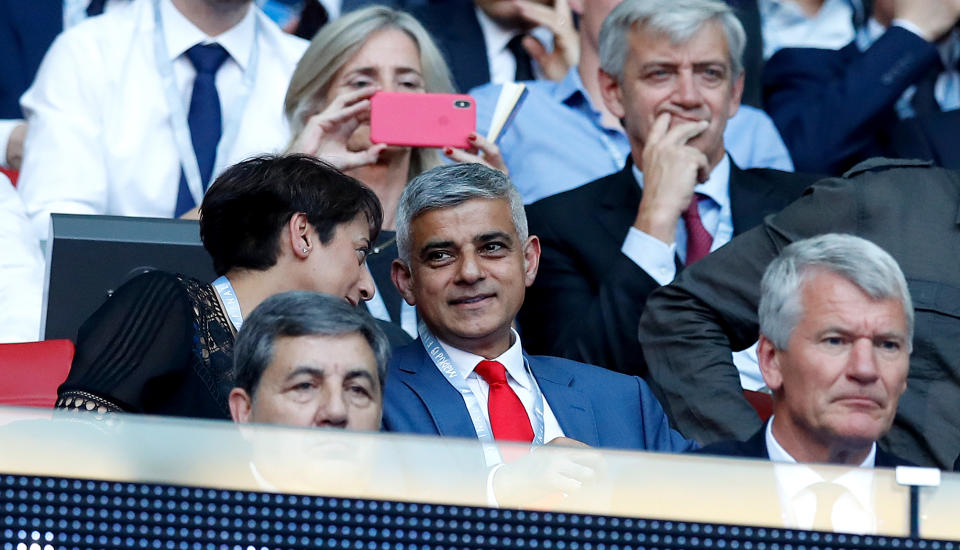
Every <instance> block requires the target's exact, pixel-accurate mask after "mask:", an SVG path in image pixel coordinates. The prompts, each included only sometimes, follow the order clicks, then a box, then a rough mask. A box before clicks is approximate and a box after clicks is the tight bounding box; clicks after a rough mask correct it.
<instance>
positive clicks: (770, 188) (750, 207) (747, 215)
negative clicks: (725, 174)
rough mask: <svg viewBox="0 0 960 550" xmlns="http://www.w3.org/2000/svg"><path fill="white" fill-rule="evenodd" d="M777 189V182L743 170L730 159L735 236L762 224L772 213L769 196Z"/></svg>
mask: <svg viewBox="0 0 960 550" xmlns="http://www.w3.org/2000/svg"><path fill="white" fill-rule="evenodd" d="M775 189H776V184H775V182H771V181H767V180H764V179H763V178H761V177H759V176H757V175H756V174H754V173H751V172H747V171H745V170H741V169H740V168H739V167H738V166H737V165H736V164H735V163H734V162H733V161H732V160H731V161H730V214H731V216H732V217H733V235H734V236H737V235H739V234H740V233H742V232H743V231H744V230H746V229H750V228H751V227H756V226H758V225H760V223H762V222H763V218H764V217H765V216H766V215H767V214H769V213H771V212H770V210H769V205H770V204H771V201H770V199H769V196H770V195H772V194H773V193H774V191H775Z"/></svg>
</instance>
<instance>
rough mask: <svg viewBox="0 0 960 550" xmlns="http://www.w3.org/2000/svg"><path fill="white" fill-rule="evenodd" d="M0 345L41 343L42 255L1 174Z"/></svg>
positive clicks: (12, 191) (18, 199)
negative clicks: (39, 341) (37, 341)
mask: <svg viewBox="0 0 960 550" xmlns="http://www.w3.org/2000/svg"><path fill="white" fill-rule="evenodd" d="M0 250H2V251H3V253H0V343H8V342H32V341H35V340H39V339H40V306H41V301H42V296H43V255H42V254H41V252H40V241H39V239H38V238H37V235H36V234H35V233H34V231H33V227H32V226H31V225H30V221H29V220H28V219H27V215H26V213H25V212H24V208H23V202H22V201H21V200H20V197H18V196H17V192H16V190H15V189H14V188H13V186H12V185H10V180H8V179H7V177H6V176H5V175H3V174H2V173H0Z"/></svg>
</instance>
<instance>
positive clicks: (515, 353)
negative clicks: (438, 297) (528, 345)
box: [437, 329, 563, 443]
mask: <svg viewBox="0 0 960 550" xmlns="http://www.w3.org/2000/svg"><path fill="white" fill-rule="evenodd" d="M510 332H511V333H512V335H513V344H512V345H511V346H510V348H509V349H508V350H507V351H505V352H504V353H503V354H502V355H500V356H499V357H497V358H495V359H493V360H494V361H499V362H500V363H501V364H502V365H503V366H504V368H505V369H506V370H507V385H509V386H510V388H511V389H512V390H513V391H514V392H516V394H517V397H519V398H520V402H521V403H523V408H524V409H526V411H527V417H528V418H530V419H531V425H532V424H533V421H532V419H533V403H534V398H535V397H536V392H539V391H540V388H539V386H538V385H537V380H536V378H534V377H533V376H532V374H531V373H530V371H529V370H528V369H527V367H526V364H525V363H524V360H523V348H522V347H521V344H520V336H519V335H518V334H517V332H516V331H514V330H513V329H510ZM437 341H438V342H440V346H441V347H443V350H444V351H446V352H447V355H448V356H449V357H450V362H451V363H453V366H454V367H455V368H456V369H457V373H458V374H459V375H460V377H461V378H463V379H464V380H466V381H467V386H468V387H469V388H470V391H471V392H472V393H473V396H474V398H476V399H477V400H479V402H480V408H481V409H482V410H483V416H484V418H486V420H487V422H488V423H489V422H490V412H489V411H488V410H487V398H488V396H489V394H490V385H489V384H487V381H486V380H484V379H483V378H482V377H481V376H480V375H479V374H477V373H476V371H474V370H473V369H475V368H476V367H477V364H478V363H479V362H480V361H485V360H486V359H485V358H484V357H481V356H479V355H474V354H473V353H470V352H468V351H463V350H461V349H457V348H455V347H453V346H451V345H449V344H447V343H445V342H443V341H442V340H440V339H439V338H438V339H437ZM463 398H464V404H465V405H466V406H467V407H468V408H469V404H468V403H467V402H466V399H468V397H467V396H463ZM562 436H563V430H562V429H561V428H560V424H558V423H557V419H556V417H555V416H553V411H552V410H551V409H550V403H548V402H547V399H546V397H544V399H543V442H544V443H549V442H550V441H551V440H552V439H555V438H557V437H562Z"/></svg>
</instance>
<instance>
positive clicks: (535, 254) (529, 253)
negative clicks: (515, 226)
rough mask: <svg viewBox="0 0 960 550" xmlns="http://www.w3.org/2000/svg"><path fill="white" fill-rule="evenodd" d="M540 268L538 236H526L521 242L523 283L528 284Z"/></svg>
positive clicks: (535, 276) (530, 283) (531, 282)
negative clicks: (523, 241) (525, 239)
mask: <svg viewBox="0 0 960 550" xmlns="http://www.w3.org/2000/svg"><path fill="white" fill-rule="evenodd" d="M539 268H540V238H539V237H537V236H536V235H530V236H529V237H527V242H525V243H524V244H523V272H524V273H523V284H524V285H525V286H530V285H532V284H533V281H534V280H535V279H536V278H537V270H538V269H539Z"/></svg>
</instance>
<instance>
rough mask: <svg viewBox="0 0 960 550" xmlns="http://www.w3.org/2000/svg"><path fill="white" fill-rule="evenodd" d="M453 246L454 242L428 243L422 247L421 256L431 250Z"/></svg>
mask: <svg viewBox="0 0 960 550" xmlns="http://www.w3.org/2000/svg"><path fill="white" fill-rule="evenodd" d="M452 246H453V241H428V242H427V243H426V244H425V245H423V246H422V247H420V254H421V255H422V254H426V253H427V252H430V251H431V250H435V249H437V248H450V247H452Z"/></svg>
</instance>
